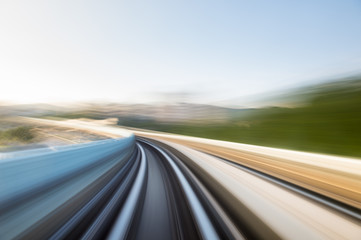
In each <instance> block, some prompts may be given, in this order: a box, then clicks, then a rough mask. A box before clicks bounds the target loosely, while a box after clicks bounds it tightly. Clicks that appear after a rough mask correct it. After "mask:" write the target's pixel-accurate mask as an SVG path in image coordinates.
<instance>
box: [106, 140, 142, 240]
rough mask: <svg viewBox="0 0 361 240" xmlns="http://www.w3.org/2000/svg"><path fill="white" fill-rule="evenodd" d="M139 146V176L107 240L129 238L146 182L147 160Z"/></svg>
mask: <svg viewBox="0 0 361 240" xmlns="http://www.w3.org/2000/svg"><path fill="white" fill-rule="evenodd" d="M137 145H138V147H139V148H140V152H141V154H142V158H141V163H140V167H139V171H138V175H137V178H136V179H135V182H134V184H133V187H132V189H131V191H130V193H129V195H128V198H127V200H126V202H125V204H124V207H123V208H122V210H121V212H120V213H119V215H118V217H117V220H116V222H115V224H114V225H113V228H112V230H111V232H110V234H109V236H108V238H107V239H109V240H118V239H125V238H126V237H127V234H128V232H129V229H130V225H131V224H132V220H133V218H134V213H135V210H136V207H137V202H138V201H137V200H138V199H139V196H140V194H141V190H142V186H143V184H144V181H145V176H146V170H147V161H146V160H145V153H144V149H143V148H142V147H141V146H140V145H139V144H137Z"/></svg>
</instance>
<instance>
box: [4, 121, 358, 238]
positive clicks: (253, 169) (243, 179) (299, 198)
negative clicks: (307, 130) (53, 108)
mask: <svg viewBox="0 0 361 240" xmlns="http://www.w3.org/2000/svg"><path fill="white" fill-rule="evenodd" d="M45 122H46V124H57V122H55V121H50V120H46V121H45ZM45 122H44V123H45ZM62 124H64V123H62ZM66 124H67V125H68V126H67V127H73V128H78V127H80V128H83V129H85V128H86V129H87V130H88V131H92V128H94V131H97V132H100V131H104V132H105V133H107V134H109V135H111V136H112V137H120V136H121V138H115V139H108V140H102V141H95V142H92V143H87V144H79V145H72V146H67V147H62V148H58V149H57V150H56V151H49V150H46V149H45V150H31V151H27V152H22V153H21V152H18V153H16V152H15V153H13V154H12V155H8V156H7V158H4V159H2V160H0V191H1V196H0V232H1V237H0V238H1V239H280V238H281V239H359V236H361V219H360V210H359V208H357V207H358V206H359V204H360V201H359V199H360V198H359V197H360V196H359V192H360V191H359V187H360V174H361V173H360V171H359V170H360V164H359V163H358V162H357V161H356V160H352V159H344V158H334V157H327V156H323V155H315V154H306V153H299V152H292V151H285V150H280V149H272V148H263V147H256V146H251V145H243V144H235V143H230V142H222V141H214V140H208V139H200V138H190V137H185V136H180V135H170V134H160V133H149V132H144V131H134V133H135V134H136V137H135V136H134V135H133V134H132V133H129V132H128V133H126V134H124V130H121V129H119V128H115V127H109V126H108V127H103V126H100V125H91V124H85V123H84V124H82V123H81V122H73V123H66ZM188 146H191V147H193V148H195V149H191V148H189V147H188ZM196 149H198V150H202V151H203V152H200V151H198V150H196ZM207 152H208V153H212V154H213V155H218V156H219V157H222V158H219V157H215V156H212V155H210V154H207ZM230 160H231V161H230ZM327 161H330V162H332V163H334V164H333V165H332V166H330V165H328V164H327ZM306 169H307V171H306ZM325 176H328V177H331V178H329V179H325ZM282 181H283V182H282ZM321 183H323V185H322V184H321ZM338 184H339V185H338ZM335 186H338V187H339V188H340V189H339V190H338V191H339V192H335V191H334V188H335ZM298 187H299V188H298ZM307 189H311V190H313V191H310V190H307ZM351 192H353V193H354V195H352V194H349V193H351ZM303 193H304V194H303ZM336 193H338V194H336ZM341 200H342V202H341ZM330 201H333V202H332V204H329V202H330Z"/></svg>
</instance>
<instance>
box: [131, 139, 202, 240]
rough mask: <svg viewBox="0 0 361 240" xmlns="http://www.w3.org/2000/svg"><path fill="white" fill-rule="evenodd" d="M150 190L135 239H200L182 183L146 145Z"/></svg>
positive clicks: (148, 190)
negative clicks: (186, 201)
mask: <svg viewBox="0 0 361 240" xmlns="http://www.w3.org/2000/svg"><path fill="white" fill-rule="evenodd" d="M143 146H144V151H145V155H146V158H147V163H148V173H147V181H146V182H147V186H146V191H145V196H144V201H143V208H142V211H141V214H140V216H139V223H138V224H137V225H138V226H137V228H136V229H134V230H135V233H134V235H135V236H134V238H135V239H199V236H198V233H197V229H196V227H195V223H194V221H193V219H192V216H191V213H190V211H189V209H188V207H187V205H186V204H185V200H184V196H183V194H182V192H181V188H180V186H179V183H178V182H177V180H176V179H175V178H174V175H172V174H171V173H172V172H171V171H169V170H170V169H169V166H167V165H166V164H167V163H166V162H165V159H162V157H161V156H160V155H159V153H157V152H156V151H155V150H154V149H153V148H151V147H150V146H149V145H144V144H143Z"/></svg>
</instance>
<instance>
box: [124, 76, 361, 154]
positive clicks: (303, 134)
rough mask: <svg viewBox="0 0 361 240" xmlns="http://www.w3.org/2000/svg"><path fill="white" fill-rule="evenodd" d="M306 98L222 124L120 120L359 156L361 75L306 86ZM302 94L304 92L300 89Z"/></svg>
mask: <svg viewBox="0 0 361 240" xmlns="http://www.w3.org/2000/svg"><path fill="white" fill-rule="evenodd" d="M303 91H305V93H304V94H303V97H304V99H303V104H302V105H301V106H298V107H294V108H279V107H278V108H277V107H274V108H262V109H254V110H252V111H249V112H248V114H247V115H246V116H244V117H238V118H234V119H232V120H230V121H229V122H227V123H224V124H207V123H204V124H198V125H194V124H186V123H185V124H164V123H159V122H155V121H149V120H139V119H138V120H136V119H129V118H121V119H120V121H119V124H120V125H126V126H131V127H139V128H146V129H151V130H157V131H164V132H171V133H178V134H184V135H191V136H199V137H206V138H212V139H220V140H227V141H234V142H241V143H249V144H256V145H263V146H271V147H279V148H288V149H295V150H302V151H310V152H321V153H329V154H336V155H346V156H355V157H361V77H357V78H354V79H347V80H342V81H338V82H332V83H327V84H320V85H315V86H312V87H309V88H307V89H303ZM297 94H298V95H300V92H298V93H297Z"/></svg>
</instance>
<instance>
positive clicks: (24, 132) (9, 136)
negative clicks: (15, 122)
mask: <svg viewBox="0 0 361 240" xmlns="http://www.w3.org/2000/svg"><path fill="white" fill-rule="evenodd" d="M33 138H34V134H33V133H32V132H31V128H30V127H25V126H21V127H15V128H10V129H8V130H4V131H0V145H6V144H8V143H13V142H21V143H28V142H30V141H31V140H32V139H33Z"/></svg>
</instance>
